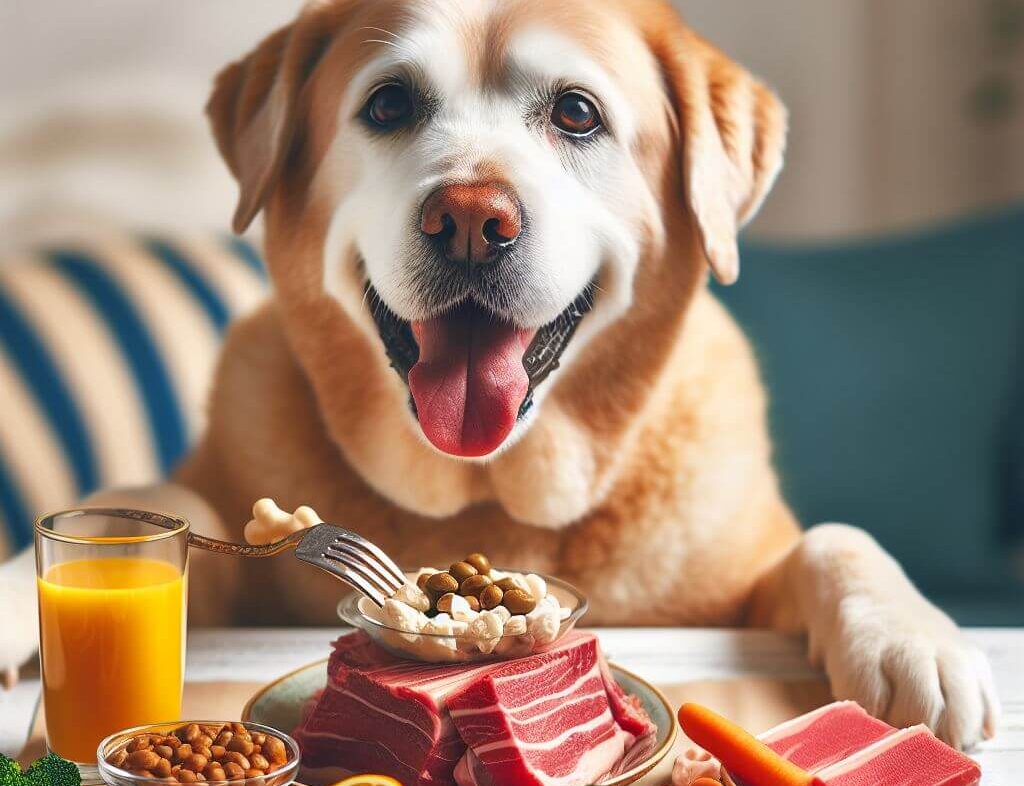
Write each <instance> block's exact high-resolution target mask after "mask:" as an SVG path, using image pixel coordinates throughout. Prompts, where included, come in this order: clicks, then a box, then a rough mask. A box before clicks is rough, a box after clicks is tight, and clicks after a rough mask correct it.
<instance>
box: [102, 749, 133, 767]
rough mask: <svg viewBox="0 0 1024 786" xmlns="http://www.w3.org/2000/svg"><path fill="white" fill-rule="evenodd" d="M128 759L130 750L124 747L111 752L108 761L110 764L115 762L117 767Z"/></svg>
mask: <svg viewBox="0 0 1024 786" xmlns="http://www.w3.org/2000/svg"><path fill="white" fill-rule="evenodd" d="M127 760H128V751H126V750H125V749H124V748H122V749H121V750H119V751H114V752H113V754H111V755H110V756H109V757H108V758H107V763H108V764H113V765H114V766H115V767H120V766H122V765H123V764H124V763H125V762H126V761H127Z"/></svg>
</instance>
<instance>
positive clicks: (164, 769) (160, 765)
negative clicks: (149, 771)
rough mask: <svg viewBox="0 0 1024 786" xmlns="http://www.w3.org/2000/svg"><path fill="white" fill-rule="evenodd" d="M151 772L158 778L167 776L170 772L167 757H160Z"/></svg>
mask: <svg viewBox="0 0 1024 786" xmlns="http://www.w3.org/2000/svg"><path fill="white" fill-rule="evenodd" d="M153 774H154V775H156V776H157V777H158V778H167V777H169V776H170V774H171V763H170V762H169V761H167V759H164V758H161V759H160V761H158V762H157V763H156V766H155V767H154V768H153Z"/></svg>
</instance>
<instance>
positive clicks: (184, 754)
mask: <svg viewBox="0 0 1024 786" xmlns="http://www.w3.org/2000/svg"><path fill="white" fill-rule="evenodd" d="M191 755H192V746H191V745H189V744H188V743H187V742H186V743H185V744H184V745H179V746H178V747H177V748H175V750H174V760H175V761H176V762H183V761H185V759H187V758H188V757H189V756H191Z"/></svg>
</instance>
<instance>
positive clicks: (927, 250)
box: [716, 208, 1024, 620]
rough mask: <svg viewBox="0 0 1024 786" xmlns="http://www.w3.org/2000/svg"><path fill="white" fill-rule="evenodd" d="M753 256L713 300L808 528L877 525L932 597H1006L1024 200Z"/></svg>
mask: <svg viewBox="0 0 1024 786" xmlns="http://www.w3.org/2000/svg"><path fill="white" fill-rule="evenodd" d="M742 259H743V273H742V275H741V277H740V280H739V282H738V283H737V284H736V285H734V286H732V287H729V288H717V289H716V291H717V293H718V295H719V296H720V298H721V299H722V300H723V301H724V302H725V303H726V304H727V306H728V307H729V309H730V310H731V311H732V313H733V314H734V315H735V316H736V317H737V319H738V320H739V322H740V323H741V324H742V325H743V326H744V328H745V329H746V331H747V332H748V334H749V336H750V337H751V339H752V341H753V343H754V346H755V349H756V351H757V353H758V355H759V358H760V361H761V365H762V369H763V374H764V377H765V379H766V382H767V385H768V389H769V392H770V395H771V400H772V405H771V410H770V411H771V424H772V430H773V433H774V436H775V443H776V457H777V463H778V466H779V469H780V472H781V475H782V478H783V485H784V488H785V491H786V494H787V497H788V499H789V500H790V502H791V503H792V505H793V506H794V508H795V509H796V511H797V513H798V515H799V516H800V518H801V520H802V521H803V522H804V523H805V524H812V523H815V522H820V521H845V522H849V523H853V524H856V525H859V526H862V527H864V528H866V529H867V530H869V531H870V532H871V533H872V534H874V535H875V536H876V537H877V538H878V540H879V541H881V542H882V544H883V545H885V546H886V548H888V549H889V550H890V551H891V552H892V553H893V554H894V555H895V556H896V557H897V558H898V559H899V560H900V561H901V562H902V564H903V565H904V566H905V567H906V568H907V571H908V572H909V573H910V575H911V576H912V577H913V578H914V579H915V580H917V581H918V582H919V583H920V584H921V585H922V586H923V587H924V588H925V589H926V590H927V591H930V592H932V593H935V594H938V595H944V594H957V595H970V594H978V595H982V596H985V597H990V598H993V599H995V600H996V601H999V600H1000V599H1001V598H1009V595H1007V594H1006V593H1007V592H1008V591H1009V590H1010V589H1011V582H1012V581H1013V580H1012V578H1011V576H1010V571H1009V565H1008V560H1007V558H1006V553H1007V549H1006V548H1005V541H1004V540H1002V538H1004V537H1005V536H1006V534H1007V533H1008V532H1010V531H1012V529H1013V527H1014V526H1015V522H1011V521H1008V520H1006V517H1008V516H1011V515H1013V514H1012V513H1011V512H1010V511H1011V508H1010V506H1009V505H1008V504H1007V503H1008V496H1009V495H1010V490H1009V489H1008V488H1007V486H1006V483H1005V482H1004V481H1005V480H1006V478H1007V472H1006V466H1007V461H1008V458H1007V451H1006V449H1007V445H1008V442H1009V441H1008V439H1007V438H1008V430H1009V429H1010V428H1011V427H1014V426H1015V427H1017V428H1019V427H1020V424H1021V420H1020V416H1019V414H1015V413H1014V408H1015V405H1017V404H1019V402H1020V401H1021V396H1022V395H1024V390H1021V389H1020V388H1019V385H1020V381H1021V379H1022V377H1021V376H1020V374H1019V370H1018V366H1019V364H1020V362H1021V359H1022V344H1024V208H1019V209H1014V210H1010V211H1007V212H1005V213H1002V214H1000V215H996V216H992V217H988V218H984V219H976V220H972V221H969V222H966V223H964V224H962V225H959V226H954V227H949V228H945V229H940V230H936V231H932V232H926V233H921V234H917V235H913V236H905V237H900V238H895V239H886V240H878V241H867V242H855V243H848V244H843V245H835V246H814V247H791V248H786V247H781V246H771V245H762V244H755V243H749V244H746V247H745V248H744V249H743V254H742ZM1017 444H1018V445H1021V444H1024V442H1021V441H1019V440H1018V441H1017ZM1016 524H1021V522H1016ZM1012 595H1014V596H1016V597H1018V598H1019V597H1020V588H1019V587H1017V588H1016V589H1014V590H1013V592H1012ZM1014 602H1015V603H1016V604H1017V608H1018V610H1019V611H1020V612H1021V613H1020V617H1021V618H1022V620H1024V604H1021V603H1020V602H1019V601H1014Z"/></svg>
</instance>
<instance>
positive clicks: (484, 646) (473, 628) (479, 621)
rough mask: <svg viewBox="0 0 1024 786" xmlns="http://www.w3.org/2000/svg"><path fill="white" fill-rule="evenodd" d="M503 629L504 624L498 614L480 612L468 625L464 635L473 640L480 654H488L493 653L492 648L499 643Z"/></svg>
mask: <svg viewBox="0 0 1024 786" xmlns="http://www.w3.org/2000/svg"><path fill="white" fill-rule="evenodd" d="M504 627H505V622H504V620H503V619H502V618H501V615H500V614H495V613H494V612H493V611H481V612H480V614H478V615H477V618H476V619H475V620H473V621H472V622H471V623H470V625H469V630H468V631H467V632H466V635H467V636H470V637H471V638H472V639H473V640H474V643H475V644H476V647H477V649H478V650H480V652H482V653H484V654H490V653H492V652H494V648H495V647H497V646H498V642H499V641H501V633H502V630H503V629H504Z"/></svg>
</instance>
